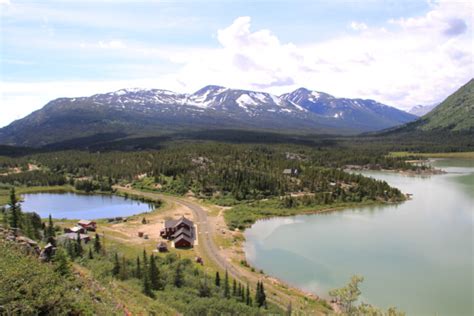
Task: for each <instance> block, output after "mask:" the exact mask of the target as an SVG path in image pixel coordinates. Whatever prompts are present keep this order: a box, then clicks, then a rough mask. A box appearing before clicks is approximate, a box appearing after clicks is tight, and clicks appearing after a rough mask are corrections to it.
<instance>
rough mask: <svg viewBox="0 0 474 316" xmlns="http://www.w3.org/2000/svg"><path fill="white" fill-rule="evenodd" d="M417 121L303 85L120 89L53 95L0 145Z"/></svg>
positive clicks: (0, 133)
mask: <svg viewBox="0 0 474 316" xmlns="http://www.w3.org/2000/svg"><path fill="white" fill-rule="evenodd" d="M415 119H416V117H415V116H414V115H411V114H408V113H406V112H403V111H400V110H398V109H395V108H393V107H390V106H387V105H383V104H381V103H378V102H376V101H373V100H363V99H339V98H335V97H333V96H331V95H329V94H326V93H322V92H316V91H310V90H307V89H304V88H300V89H297V90H295V91H293V92H291V93H288V94H283V95H281V96H275V95H271V94H268V93H263V92H255V91H248V90H236V89H228V88H224V87H219V86H206V87H204V88H202V89H200V90H198V91H196V92H195V93H193V94H183V93H175V92H172V91H167V90H158V89H151V90H143V89H122V90H118V91H115V92H110V93H105V94H96V95H93V96H90V97H80V98H60V99H56V100H53V101H51V102H49V103H48V104H47V105H46V106H45V107H43V108H42V109H41V110H38V111H36V112H33V113H32V114H30V115H28V116H27V117H25V118H23V119H21V120H18V121H15V122H13V123H12V124H10V125H9V126H7V127H5V128H2V129H0V144H10V145H24V146H36V147H37V146H43V145H47V144H51V143H56V142H64V141H67V140H71V139H75V138H84V137H92V136H94V135H107V137H112V138H114V139H117V138H124V137H129V136H138V135H140V136H153V135H155V136H156V135H158V134H163V133H168V132H172V131H180V130H181V131H182V130H185V129H194V130H195V129H198V130H199V129H219V128H238V129H258V130H274V131H275V130H278V131H285V130H286V131H290V130H291V131H295V130H297V131H306V132H312V133H328V134H354V133H359V132H366V131H375V130H380V129H384V128H389V127H393V126H397V125H401V124H404V123H407V122H410V121H413V120H415Z"/></svg>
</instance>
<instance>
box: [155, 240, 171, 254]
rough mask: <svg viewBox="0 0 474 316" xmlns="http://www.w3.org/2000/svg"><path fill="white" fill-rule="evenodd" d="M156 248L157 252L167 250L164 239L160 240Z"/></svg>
mask: <svg viewBox="0 0 474 316" xmlns="http://www.w3.org/2000/svg"><path fill="white" fill-rule="evenodd" d="M156 249H158V251H159V252H167V251H168V246H167V245H166V243H165V242H164V241H161V242H159V243H158V245H157V246H156Z"/></svg>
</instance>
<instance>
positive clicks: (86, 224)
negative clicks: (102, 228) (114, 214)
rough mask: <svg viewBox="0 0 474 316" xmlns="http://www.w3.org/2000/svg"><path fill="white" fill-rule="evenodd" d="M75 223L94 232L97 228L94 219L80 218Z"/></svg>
mask: <svg viewBox="0 0 474 316" xmlns="http://www.w3.org/2000/svg"><path fill="white" fill-rule="evenodd" d="M77 225H78V226H81V227H82V228H84V229H85V230H88V231H93V232H95V230H96V229H97V223H96V222H94V221H88V220H84V219H81V220H80V221H79V222H77Z"/></svg>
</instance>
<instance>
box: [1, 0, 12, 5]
mask: <svg viewBox="0 0 474 316" xmlns="http://www.w3.org/2000/svg"><path fill="white" fill-rule="evenodd" d="M2 4H4V5H9V4H11V2H10V0H0V5H2Z"/></svg>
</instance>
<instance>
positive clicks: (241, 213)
mask: <svg viewBox="0 0 474 316" xmlns="http://www.w3.org/2000/svg"><path fill="white" fill-rule="evenodd" d="M380 203H381V202H377V201H365V202H343V203H332V204H325V205H314V206H304V207H303V206H299V207H295V208H282V207H280V206H279V201H278V200H275V199H273V200H267V201H258V202H255V203H252V204H247V205H243V204H241V205H237V206H234V207H232V208H231V209H230V210H227V211H226V212H225V213H224V218H225V221H226V224H227V226H228V227H229V228H230V229H236V228H238V229H240V230H245V229H246V228H249V227H250V226H252V225H253V224H254V223H255V222H256V221H258V220H260V219H265V218H271V217H281V216H293V215H299V214H312V213H320V212H327V211H333V210H339V209H344V208H349V207H361V206H367V205H376V204H380Z"/></svg>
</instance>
